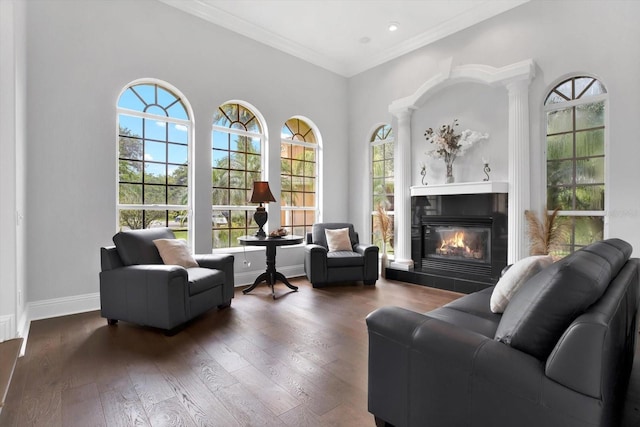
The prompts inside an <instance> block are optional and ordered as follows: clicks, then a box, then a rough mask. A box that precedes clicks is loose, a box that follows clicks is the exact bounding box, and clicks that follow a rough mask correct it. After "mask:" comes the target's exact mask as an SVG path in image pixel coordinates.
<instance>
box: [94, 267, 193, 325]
mask: <svg viewBox="0 0 640 427" xmlns="http://www.w3.org/2000/svg"><path fill="white" fill-rule="evenodd" d="M187 281H188V275H187V270H186V269H184V268H183V267H180V266H177V265H164V264H144V265H130V266H127V267H121V268H116V269H113V270H108V271H102V272H100V305H101V312H102V316H103V317H106V318H107V319H114V320H125V321H129V322H135V323H138V324H142V325H150V326H155V327H158V328H162V329H167V330H169V329H172V328H174V327H175V326H177V325H179V324H182V323H184V322H185V321H186V320H187V319H188V318H189V316H188V314H189V307H188V299H189V296H188V292H189V290H188V286H186V283H187Z"/></svg>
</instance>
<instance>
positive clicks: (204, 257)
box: [193, 254, 235, 303]
mask: <svg viewBox="0 0 640 427" xmlns="http://www.w3.org/2000/svg"><path fill="white" fill-rule="evenodd" d="M193 257H194V258H195V260H196V262H197V263H198V265H200V267H203V268H213V269H216V270H220V271H224V276H225V279H224V286H223V290H222V293H223V295H222V296H223V299H224V301H225V303H230V302H231V299H232V298H233V288H234V287H235V275H234V270H233V262H234V260H235V257H234V256H233V255H231V254H199V255H194V256H193Z"/></svg>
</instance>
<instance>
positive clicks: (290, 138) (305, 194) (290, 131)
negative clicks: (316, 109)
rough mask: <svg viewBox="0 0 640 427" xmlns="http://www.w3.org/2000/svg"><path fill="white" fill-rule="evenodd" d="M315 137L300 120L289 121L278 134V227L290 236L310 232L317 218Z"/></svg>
mask: <svg viewBox="0 0 640 427" xmlns="http://www.w3.org/2000/svg"><path fill="white" fill-rule="evenodd" d="M317 159H318V136H317V135H316V133H315V131H314V129H313V126H312V125H311V124H310V123H309V122H307V121H306V120H304V119H301V118H296V117H294V118H291V119H289V120H287V121H286V123H285V124H284V126H283V127H282V131H281V142H280V181H281V211H280V223H281V226H282V227H284V228H286V229H287V230H288V231H289V233H290V234H296V235H299V236H304V235H305V233H306V232H308V231H311V226H312V225H313V223H314V222H315V221H316V218H317V214H318V160H317Z"/></svg>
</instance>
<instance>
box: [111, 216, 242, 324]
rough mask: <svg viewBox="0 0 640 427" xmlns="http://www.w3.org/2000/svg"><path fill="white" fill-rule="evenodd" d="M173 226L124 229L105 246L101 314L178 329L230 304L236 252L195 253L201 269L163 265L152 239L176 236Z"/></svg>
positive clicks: (116, 319) (112, 318)
mask: <svg viewBox="0 0 640 427" xmlns="http://www.w3.org/2000/svg"><path fill="white" fill-rule="evenodd" d="M174 238H175V236H174V234H173V231H171V229H169V228H151V229H145V230H129V231H121V232H119V233H117V234H116V235H115V236H113V242H114V243H115V246H107V247H102V248H101V249H100V257H101V264H102V271H101V272H100V306H101V315H102V317H105V318H106V319H107V321H108V323H109V324H110V325H114V324H116V323H117V322H118V320H124V321H127V322H132V323H138V324H140V325H146V326H152V327H156V328H160V329H164V330H165V331H166V333H167V334H168V335H172V334H173V333H175V332H177V331H178V330H179V329H180V327H181V326H183V325H184V324H185V323H186V322H187V321H188V320H190V319H193V318H194V317H196V316H198V315H200V314H202V313H204V312H205V311H207V310H209V309H211V308H213V307H216V306H217V307H218V308H226V307H229V306H230V305H231V299H232V298H233V291H234V289H233V288H234V277H233V255H214V254H207V255H195V256H194V258H195V260H196V261H197V262H198V265H199V267H191V268H184V267H181V266H178V265H165V264H163V262H162V258H161V257H160V253H159V252H158V249H157V248H156V246H155V244H154V243H153V241H154V240H155V239H174Z"/></svg>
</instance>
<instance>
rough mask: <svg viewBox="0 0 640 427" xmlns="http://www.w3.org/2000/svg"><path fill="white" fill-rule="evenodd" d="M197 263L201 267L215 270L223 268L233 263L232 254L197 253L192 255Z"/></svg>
mask: <svg viewBox="0 0 640 427" xmlns="http://www.w3.org/2000/svg"><path fill="white" fill-rule="evenodd" d="M193 258H194V259H195V260H196V262H197V263H198V265H200V267H203V268H215V269H217V270H223V271H224V269H225V268H226V267H228V266H229V264H231V265H233V261H234V256H233V255H231V254H198V255H194V256H193Z"/></svg>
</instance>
